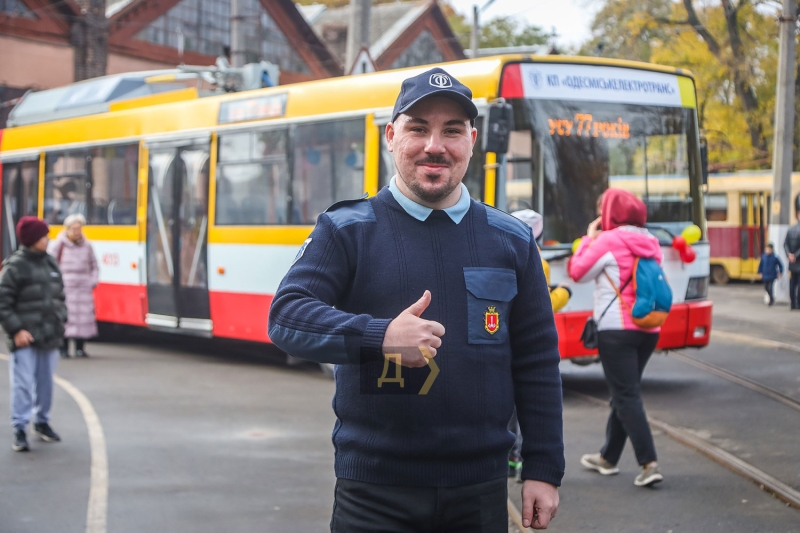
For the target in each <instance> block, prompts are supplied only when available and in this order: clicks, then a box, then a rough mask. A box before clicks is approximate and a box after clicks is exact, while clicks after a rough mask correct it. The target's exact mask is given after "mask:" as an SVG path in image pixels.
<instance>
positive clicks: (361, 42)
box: [344, 0, 372, 74]
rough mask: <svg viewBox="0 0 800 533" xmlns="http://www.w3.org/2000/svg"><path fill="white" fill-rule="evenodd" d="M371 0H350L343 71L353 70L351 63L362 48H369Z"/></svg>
mask: <svg viewBox="0 0 800 533" xmlns="http://www.w3.org/2000/svg"><path fill="white" fill-rule="evenodd" d="M371 7H372V0H350V24H349V25H348V27H347V49H346V53H345V61H344V63H345V65H344V72H345V74H347V73H348V72H350V71H352V70H353V63H355V61H356V58H358V53H359V52H361V49H362V48H366V49H367V50H369V45H370V41H369V27H370V18H369V17H370V8H371Z"/></svg>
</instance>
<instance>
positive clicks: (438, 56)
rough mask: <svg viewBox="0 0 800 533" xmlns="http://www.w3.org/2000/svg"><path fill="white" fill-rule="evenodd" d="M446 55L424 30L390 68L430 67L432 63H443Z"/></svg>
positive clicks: (427, 31)
mask: <svg viewBox="0 0 800 533" xmlns="http://www.w3.org/2000/svg"><path fill="white" fill-rule="evenodd" d="M443 61H444V55H442V51H441V50H440V49H439V46H438V45H437V44H436V39H434V38H433V34H432V33H431V32H430V31H429V30H423V31H422V33H420V34H419V35H418V36H417V38H416V39H414V42H412V43H411V45H410V46H409V47H408V48H406V49H405V50H403V53H402V54H400V56H399V57H398V58H397V59H395V60H394V62H393V63H392V66H391V67H389V68H405V67H416V66H419V65H430V64H431V63H441V62H443Z"/></svg>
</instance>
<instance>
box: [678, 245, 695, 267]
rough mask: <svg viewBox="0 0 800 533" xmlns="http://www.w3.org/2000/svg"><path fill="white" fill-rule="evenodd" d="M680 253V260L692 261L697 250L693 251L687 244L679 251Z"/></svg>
mask: <svg viewBox="0 0 800 533" xmlns="http://www.w3.org/2000/svg"><path fill="white" fill-rule="evenodd" d="M680 254H681V261H683V262H684V263H692V262H694V260H695V259H697V252H695V251H694V248H692V247H691V246H687V247H686V248H684V249H683V250H681V252H680Z"/></svg>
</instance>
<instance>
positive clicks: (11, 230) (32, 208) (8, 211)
mask: <svg viewBox="0 0 800 533" xmlns="http://www.w3.org/2000/svg"><path fill="white" fill-rule="evenodd" d="M2 168H3V205H2V208H0V213H2V220H0V231H2V259H5V258H6V257H8V256H10V255H11V254H12V253H14V251H15V250H16V249H17V244H18V243H17V235H16V228H17V222H19V219H20V218H22V217H24V216H28V215H32V216H36V215H37V214H38V205H39V160H38V158H36V159H32V160H28V161H18V162H13V163H10V162H4V163H3V164H2Z"/></svg>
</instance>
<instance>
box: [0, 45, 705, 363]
mask: <svg viewBox="0 0 800 533" xmlns="http://www.w3.org/2000/svg"><path fill="white" fill-rule="evenodd" d="M441 66H442V67H443V68H444V69H446V70H447V71H448V72H449V73H450V74H451V75H453V76H455V77H456V78H458V79H459V80H460V81H462V82H463V83H464V84H466V85H467V86H468V87H470V89H471V90H472V92H473V98H474V101H475V103H476V105H477V106H478V109H479V111H480V116H479V117H478V119H477V121H476V127H477V128H478V131H479V132H480V134H481V137H480V138H481V139H482V141H480V142H478V143H477V145H476V146H475V150H474V155H473V158H472V160H471V163H470V166H469V168H468V171H467V174H466V176H465V179H464V183H465V184H466V186H467V188H468V190H469V193H470V195H471V196H472V197H473V198H474V199H476V200H479V201H483V202H486V203H487V204H490V205H494V206H497V207H498V208H500V209H504V210H512V209H516V208H518V207H525V206H528V207H533V208H535V209H537V210H539V211H541V212H542V214H543V215H544V217H545V239H546V242H545V243H544V246H543V248H542V249H543V254H544V255H545V256H547V257H549V258H550V259H551V269H552V276H553V282H556V283H557V282H559V281H561V280H563V279H564V278H565V277H566V259H565V258H566V255H569V248H570V243H571V242H572V241H573V240H574V239H575V238H576V237H579V236H580V235H582V234H583V232H584V231H585V228H586V226H587V225H588V223H589V221H591V220H592V219H593V218H594V217H595V214H594V206H595V202H596V200H597V197H598V195H599V194H600V193H602V191H603V190H604V189H605V188H607V187H608V186H609V168H612V170H613V169H617V170H613V171H612V172H611V174H612V175H613V174H614V173H619V172H623V173H625V172H627V173H629V174H631V175H637V174H642V172H641V171H640V170H637V169H638V167H639V166H641V165H642V164H644V165H645V166H646V167H647V168H649V169H651V170H652V171H658V172H673V173H677V174H675V175H676V176H677V175H678V174H680V176H682V177H681V179H677V180H675V181H673V182H672V185H671V187H672V188H671V189H670V190H669V191H665V192H664V193H663V195H657V194H656V193H655V190H652V191H651V195H650V196H649V202H650V207H652V208H653V209H654V211H653V213H654V218H655V219H657V220H658V221H659V222H660V223H661V224H662V225H663V226H664V227H667V226H669V225H670V224H672V225H674V226H676V227H685V226H686V225H688V224H696V225H698V226H700V227H701V228H704V227H705V218H704V212H703V210H702V207H700V205H701V198H702V192H701V187H702V183H701V180H702V176H701V174H702V173H701V164H700V159H701V157H700V146H699V135H698V127H697V110H696V107H697V99H696V94H695V87H694V80H693V79H692V77H691V74H689V73H687V72H686V71H681V70H679V69H674V68H670V67H663V66H659V65H650V64H643V63H633V62H625V61H612V60H607V59H601V58H581V57H565V56H546V57H536V56H524V55H512V56H502V57H489V58H481V59H475V60H469V61H459V62H453V63H447V64H443V65H441ZM428 68H430V67H418V68H413V69H403V70H391V71H385V72H378V73H374V74H366V75H360V76H352V77H340V78H331V79H327V80H319V81H313V82H305V83H299V84H293V85H284V86H278V87H272V88H266V89H260V90H252V91H245V92H240V93H229V94H217V95H205V94H203V93H202V92H201V91H200V90H199V89H198V88H197V87H191V86H186V85H185V84H184V85H180V86H178V85H174V84H173V85H170V84H169V83H167V82H169V79H170V77H169V76H164V75H163V73H131V74H125V75H118V76H108V77H105V78H98V79H96V80H88V81H86V82H80V83H76V84H73V85H70V86H67V87H63V88H59V89H52V90H49V91H42V92H41V93H32V94H30V95H28V96H26V97H25V98H24V99H23V101H22V102H21V103H20V104H19V105H18V106H17V108H15V110H14V113H12V117H11V118H12V119H13V120H12V121H11V127H8V128H6V129H5V130H0V167H2V176H3V180H2V199H3V202H2V205H1V206H0V234H1V238H2V254H3V256H4V257H5V256H8V255H9V254H10V253H12V252H13V250H15V249H16V247H17V243H16V239H15V235H14V227H15V224H16V221H17V220H19V218H20V217H22V216H24V215H37V216H39V217H41V218H43V219H45V220H46V221H48V222H49V223H50V224H51V227H52V235H53V236H55V235H56V234H57V233H58V232H59V231H60V230H61V227H60V225H61V224H62V223H63V221H64V219H65V218H66V216H68V215H70V214H73V213H81V214H83V215H84V216H85V217H86V218H87V220H88V224H87V225H86V227H85V233H86V235H87V237H88V238H89V239H91V240H92V241H93V244H94V248H95V252H96V253H97V255H98V263H99V265H100V283H99V285H98V286H97V288H96V291H95V301H96V309H97V316H98V319H99V320H101V321H104V322H110V323H117V324H127V325H133V326H141V327H149V328H154V329H160V330H167V331H174V332H182V333H188V334H194V335H203V336H209V337H211V336H214V337H226V338H234V339H242V340H248V341H256V342H269V337H268V334H267V320H268V312H269V307H270V304H271V302H272V297H273V295H274V294H275V291H276V289H277V287H278V284H279V283H280V281H281V279H282V278H283V276H284V274H285V273H286V271H287V269H288V268H289V266H290V265H291V263H292V260H293V258H294V257H295V255H296V253H297V250H298V248H299V247H300V245H301V244H302V243H303V241H304V240H305V239H307V238H308V235H309V233H310V232H311V230H312V228H313V225H314V224H315V221H316V218H317V216H318V214H319V213H321V212H322V211H324V210H325V209H326V208H327V207H328V206H330V205H331V204H333V203H335V202H338V201H341V200H345V199H352V198H357V197H360V196H362V195H363V194H364V193H365V192H366V193H368V194H370V195H374V194H376V193H377V191H378V190H379V189H380V188H381V187H383V186H385V185H387V184H388V182H389V180H390V179H391V177H392V175H393V174H394V171H395V169H394V162H393V159H392V155H391V154H390V153H389V152H388V149H387V146H386V142H385V139H384V135H383V132H384V130H385V126H386V124H387V123H388V122H389V121H390V119H391V111H392V107H393V105H394V101H395V99H396V97H397V94H398V92H399V90H400V85H401V83H402V81H403V80H404V79H405V78H407V77H409V76H413V75H416V74H418V73H421V72H423V71H424V70H427V69H428ZM498 99H503V101H504V102H505V103H506V104H508V106H510V111H511V114H512V120H511V123H506V124H504V125H502V127H505V128H507V129H509V130H511V131H510V134H511V146H512V149H510V150H509V153H508V154H496V153H493V152H487V151H486V150H485V148H484V146H485V141H486V139H487V134H486V131H487V130H488V129H489V126H490V124H489V122H490V120H492V119H491V113H490V110H491V109H494V107H495V106H497V105H501V102H499V101H497V100H498ZM505 109H508V108H505ZM648 157H649V159H648ZM639 181H640V184H641V185H642V186H643V187H648V181H647V176H646V172H645V175H644V178H641V179H640V180H639ZM525 182H526V183H527V192H526V193H524V194H522V195H520V194H518V191H517V189H519V185H520V184H522V183H525ZM610 185H611V186H613V185H614V183H611V184H610ZM650 185H651V186H655V184H654V182H651V183H650ZM676 187H677V188H676ZM515 191H517V192H515ZM676 191H677V192H678V193H680V195H681V197H682V198H684V200H685V201H681V202H674V201H672V197H673V196H674V195H675V193H676ZM665 231H666V230H665ZM678 231H679V230H678ZM697 246H698V255H697V257H698V259H697V261H695V262H694V263H693V264H691V265H682V264H681V263H680V260H679V259H678V258H677V256H676V255H675V254H674V253H672V251H671V249H670V248H669V246H668V243H667V245H666V248H665V250H666V251H665V269H666V270H667V272H668V273H669V276H670V283H671V285H672V286H673V293H674V294H675V304H674V305H673V310H672V313H671V316H670V319H669V320H668V322H667V324H665V326H664V328H663V330H662V334H661V347H662V348H679V347H685V346H705V345H706V344H708V341H709V334H710V329H711V302H709V301H707V299H706V290H707V281H708V275H709V271H708V267H709V265H708V253H707V243H706V244H704V243H699V244H698V245H697ZM565 250H566V252H567V253H566V255H564V252H565ZM591 295H592V287H591V286H590V285H589V284H586V285H583V286H580V287H575V288H574V296H573V298H572V300H571V301H570V304H569V306H568V307H567V308H566V309H565V312H563V313H559V314H558V315H557V326H558V328H559V333H560V335H559V336H560V348H561V353H562V356H563V357H573V356H580V355H587V354H589V353H591V352H587V350H586V349H585V348H584V347H583V345H582V343H581V341H580V334H581V331H582V329H583V326H584V324H585V322H586V318H587V317H588V316H589V315H590V314H591V309H592V297H591Z"/></svg>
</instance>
